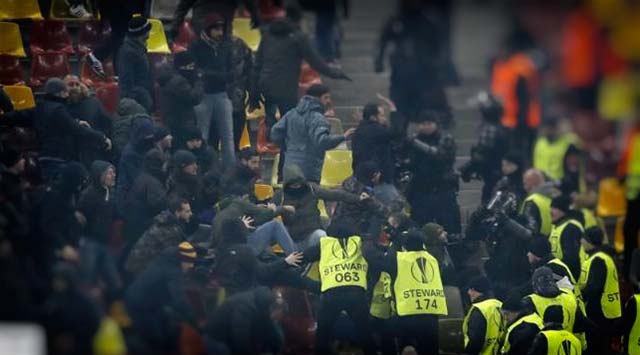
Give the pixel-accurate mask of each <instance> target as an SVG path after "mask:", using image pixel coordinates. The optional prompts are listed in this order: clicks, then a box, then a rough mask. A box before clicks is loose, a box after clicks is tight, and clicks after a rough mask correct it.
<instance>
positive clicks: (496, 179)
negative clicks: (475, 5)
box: [0, 0, 640, 355]
mask: <svg viewBox="0 0 640 355" xmlns="http://www.w3.org/2000/svg"><path fill="white" fill-rule="evenodd" d="M242 3H243V4H244V7H245V8H246V10H247V11H248V12H249V13H250V15H251V21H252V23H253V26H255V27H261V28H260V29H261V33H262V39H261V43H260V46H259V48H258V49H257V51H256V52H255V53H254V52H252V50H251V49H250V48H249V47H248V45H247V44H246V43H245V42H244V41H243V40H242V39H240V38H238V37H235V36H233V35H232V31H231V26H232V24H231V23H232V19H233V17H234V14H235V13H236V10H237V9H236V7H237V6H238V2H235V1H213V0H196V1H183V0H181V1H179V4H178V7H177V10H176V13H175V16H174V19H173V23H172V24H171V26H170V27H169V30H168V31H167V34H168V37H169V38H170V39H172V38H173V37H175V36H176V35H177V28H178V27H179V26H180V24H181V23H182V21H184V17H185V15H186V14H187V12H188V11H189V10H190V9H191V10H193V19H192V23H193V25H194V28H195V30H196V33H197V38H196V39H195V40H194V41H193V43H191V45H190V46H189V48H188V49H187V50H186V51H184V52H179V53H176V54H174V55H172V60H171V62H170V63H169V64H165V65H163V66H161V67H160V68H158V69H157V70H155V71H154V70H152V65H151V64H150V62H149V59H148V56H147V47H146V41H147V40H148V38H149V34H150V31H151V27H152V25H151V22H150V21H149V20H148V18H147V17H145V16H140V15H134V16H131V14H129V13H128V12H130V11H129V8H127V9H123V13H120V14H117V13H114V12H113V11H112V12H106V13H105V14H106V16H107V19H108V20H110V21H112V22H114V21H116V22H115V23H121V22H122V16H126V17H127V21H128V22H127V24H126V29H125V30H124V31H123V37H124V38H123V39H121V40H120V41H112V42H110V43H109V44H108V48H107V49H106V50H104V52H105V53H106V54H104V55H103V54H101V53H90V54H89V55H88V56H87V58H86V60H87V61H88V62H89V63H90V64H91V67H92V69H93V70H94V71H95V72H96V74H98V75H104V68H103V63H102V62H101V61H102V60H103V59H104V58H105V56H108V55H109V53H112V52H113V53H115V56H114V58H113V59H114V62H115V67H116V72H117V76H118V85H119V87H120V101H119V103H118V107H117V110H116V113H115V114H114V115H113V116H111V115H109V114H108V113H106V111H105V109H104V108H103V107H102V104H101V103H100V101H98V100H97V99H96V98H95V96H94V95H92V92H91V90H90V89H89V88H88V87H87V86H86V85H85V84H84V83H83V82H82V81H81V80H80V79H79V78H78V77H77V76H75V75H68V76H66V77H64V78H51V79H49V80H48V81H47V82H46V84H45V86H44V87H43V92H42V93H41V95H39V96H38V100H37V102H36V106H35V108H32V109H26V110H14V109H13V106H12V103H11V99H10V98H9V97H8V96H7V94H6V93H4V91H2V90H0V110H1V111H0V112H2V114H1V115H0V127H1V128H2V132H3V133H2V134H3V135H2V137H3V139H2V145H1V148H2V150H1V151H0V159H1V160H0V163H1V165H0V200H1V201H2V204H1V207H0V226H1V228H0V265H1V266H0V283H2V284H3V285H4V286H3V290H4V291H3V292H2V293H0V294H1V295H0V300H2V302H0V320H2V321H3V322H29V323H36V324H39V325H40V326H41V327H42V328H43V329H44V331H45V332H46V339H47V350H48V353H49V354H69V355H71V354H74V355H87V354H96V355H99V354H114V355H115V354H119V355H124V354H135V355H144V354H178V353H180V354H196V353H197V354H209V355H222V354H263V353H271V354H277V353H282V352H284V351H285V349H289V351H290V352H291V348H290V347H289V348H288V347H287V344H288V343H291V342H292V341H293V340H294V339H292V338H291V337H290V334H288V333H287V332H286V331H284V329H285V327H284V326H283V324H284V323H285V319H286V318H287V314H288V311H289V310H288V306H289V304H293V303H298V304H299V303H300V302H294V301H296V300H292V299H286V297H283V296H282V295H283V293H282V292H281V291H282V289H283V287H284V288H285V289H297V290H302V291H303V292H304V293H300V295H303V294H304V295H305V297H307V298H308V299H309V300H310V303H311V306H310V308H311V309H310V310H309V312H310V315H309V316H310V317H311V316H312V317H313V318H314V319H315V321H316V322H317V329H316V330H315V340H314V341H315V343H314V344H309V345H310V347H309V349H311V350H310V351H313V352H315V353H316V354H330V353H334V352H336V351H337V346H338V347H342V346H345V344H350V345H352V346H355V347H357V348H359V349H361V351H363V352H364V353H365V354H399V353H402V354H438V353H439V351H440V350H441V349H442V348H446V347H451V346H452V345H451V344H442V343H441V340H442V339H443V335H442V334H440V328H441V327H442V324H441V323H440V322H439V320H441V319H442V318H444V317H446V316H448V315H450V313H451V311H452V310H453V309H454V307H460V306H459V305H458V303H459V301H457V300H459V299H460V298H461V296H463V295H466V296H468V297H463V298H464V300H463V302H462V303H463V304H464V305H465V306H466V307H465V308H466V309H467V311H466V315H465V316H464V318H463V319H460V322H459V323H456V324H458V325H459V328H458V329H457V332H459V333H461V334H462V335H463V339H462V344H459V351H460V353H463V354H487V355H493V354H498V353H501V354H512V355H516V354H530V355H538V354H549V355H559V354H565V355H570V354H571V355H579V354H582V353H585V354H594V355H595V354H597V355H601V354H613V353H614V351H619V352H623V353H625V354H630V355H638V354H640V347H639V345H638V344H640V317H639V315H640V313H639V312H640V309H639V308H638V304H637V302H638V301H639V300H640V298H638V297H640V296H638V295H635V296H631V292H630V290H629V288H630V286H629V285H631V287H633V288H635V291H638V288H639V287H640V284H638V283H637V280H638V278H639V275H638V271H639V270H637V268H636V267H635V266H633V265H632V263H633V262H632V259H633V257H632V254H633V253H634V250H637V240H636V238H635V237H636V236H637V234H638V230H639V229H640V225H639V223H640V213H639V212H638V206H640V202H639V201H640V193H639V192H640V184H638V181H640V120H638V119H636V120H635V121H634V126H633V128H632V129H631V130H630V131H629V136H628V140H627V142H626V143H625V144H626V146H625V147H626V148H625V149H624V150H623V154H622V157H621V159H620V163H619V167H618V171H617V176H618V177H619V179H620V180H621V181H626V198H627V206H628V207H627V215H626V220H625V222H624V228H623V232H624V236H625V238H624V239H625V243H624V244H625V251H624V255H622V256H621V255H620V254H618V253H617V252H616V251H615V250H614V249H613V248H612V244H613V235H612V232H611V229H610V228H607V226H606V223H604V221H603V220H602V218H600V217H599V216H598V215H597V214H596V212H595V205H596V200H597V198H596V196H595V195H596V194H595V192H596V189H595V188H594V186H595V182H594V181H588V179H587V176H586V173H585V155H586V154H585V147H584V145H583V144H582V141H581V139H580V137H578V135H576V134H574V133H572V132H571V130H567V129H566V125H567V118H568V117H570V116H571V112H572V110H575V106H572V104H573V101H570V100H565V99H564V98H562V97H560V98H557V99H554V102H553V104H551V103H547V102H545V101H544V100H542V99H541V94H540V92H541V85H542V79H541V78H542V75H541V73H542V71H543V70H544V66H545V65H544V64H542V63H541V62H543V60H542V59H541V58H540V57H541V56H540V55H539V53H537V52H534V51H531V47H526V46H524V45H523V43H528V42H527V40H525V39H524V38H525V37H526V36H524V35H523V34H522V30H521V29H518V30H514V31H513V33H511V34H510V36H508V39H507V40H505V41H504V42H503V43H502V44H501V48H500V50H501V51H500V53H499V55H498V56H497V57H496V58H495V59H494V60H493V61H492V62H491V66H490V67H491V71H490V77H491V83H490V86H489V87H487V88H486V91H482V92H480V93H479V94H478V95H477V96H476V97H474V98H473V100H471V101H472V102H473V104H474V107H475V108H476V109H477V110H476V111H475V112H476V115H477V116H478V117H480V118H481V124H480V127H479V129H478V131H477V141H476V142H475V143H474V144H473V146H472V148H471V151H470V152H469V155H470V159H469V160H468V161H467V162H465V164H463V165H462V166H458V165H457V164H456V155H457V154H458V155H461V154H466V152H459V151H457V146H456V141H455V138H454V137H453V135H452V134H451V133H450V130H449V129H450V128H452V127H454V126H455V124H456V122H455V117H454V115H453V114H452V109H451V108H450V106H449V104H448V101H447V96H446V91H445V89H446V88H447V87H448V86H451V85H458V84H459V83H458V81H459V78H458V75H457V73H456V70H455V68H454V66H453V63H452V59H451V53H450V52H451V50H450V47H451V46H450V39H449V22H450V10H451V9H450V5H448V4H441V3H439V2H436V3H437V4H431V3H430V2H421V1H401V2H400V3H401V5H400V6H399V7H398V13H397V14H395V15H393V16H391V17H390V19H389V20H388V22H387V23H386V24H384V25H383V26H382V31H381V35H380V41H379V43H378V46H377V49H376V52H375V56H374V58H373V59H374V60H373V64H374V65H373V67H374V68H373V69H374V70H375V71H377V72H380V71H383V70H384V67H385V65H384V63H385V61H386V59H387V58H386V52H387V51H388V50H389V49H388V48H392V49H391V51H392V53H391V54H390V56H389V62H390V69H391V79H390V93H391V95H390V96H391V97H390V99H387V98H385V97H381V100H380V99H379V100H375V99H374V98H372V100H371V102H369V103H354V104H357V105H363V106H362V109H361V110H358V111H357V113H356V115H357V117H356V118H357V124H356V127H354V128H349V129H347V130H346V131H344V132H335V131H334V130H332V128H331V124H330V122H329V120H330V118H329V116H330V115H332V114H335V111H334V107H333V102H332V93H331V89H330V87H328V86H327V85H324V84H313V85H311V86H310V87H308V88H307V89H306V90H305V92H304V93H302V95H301V96H300V97H299V95H298V78H299V76H300V70H301V69H300V68H301V67H302V63H303V62H304V61H306V62H307V63H308V64H309V65H310V66H311V67H312V68H313V69H315V70H317V71H318V72H319V73H321V74H322V75H325V76H328V77H331V78H335V79H342V80H351V79H350V78H349V76H348V75H347V74H345V73H344V72H343V70H342V69H341V67H340V65H339V60H340V45H339V39H340V38H339V37H340V36H339V34H338V33H337V32H338V26H337V22H338V20H339V15H338V14H339V13H340V11H341V10H343V12H344V14H345V16H348V13H349V11H348V6H347V5H346V3H347V2H346V1H345V2H344V4H343V2H339V1H326V4H325V2H323V4H321V5H320V4H316V3H315V2H312V1H300V5H302V7H300V6H298V5H293V4H291V5H287V6H286V12H285V13H286V14H285V16H284V17H282V18H279V19H275V20H272V21H271V22H270V23H260V19H259V17H258V16H257V14H256V11H257V10H256V8H255V6H254V4H253V2H252V1H243V2H242ZM444 3H446V2H444ZM342 5H345V6H344V7H342ZM69 6H70V7H71V8H70V9H71V12H72V14H74V16H76V17H87V16H91V15H90V14H89V13H88V12H87V9H85V7H84V5H83V4H82V2H81V1H80V2H77V1H69ZM143 8H144V7H143ZM304 8H306V9H309V8H310V9H313V10H314V11H315V12H316V14H317V28H316V43H313V42H311V41H310V39H309V38H308V36H307V35H306V34H305V33H304V32H303V31H302V29H301V26H300V22H301V20H302V18H303V12H302V9H304ZM116 18H117V19H116ZM118 21H119V22H118ZM120 27H122V26H120ZM113 46H116V48H115V49H113V48H112V47H113ZM107 52H108V53H107ZM583 92H584V91H578V94H580V93H583ZM574 94H576V93H575V92H574ZM576 95H577V94H576ZM547 106H548V107H547ZM260 108H262V109H264V116H265V117H264V118H263V119H264V123H263V124H264V125H265V126H266V128H267V139H268V141H269V142H271V143H272V144H274V145H275V146H277V147H278V148H279V151H280V155H279V162H280V164H279V165H275V166H273V167H272V168H270V167H267V165H268V164H267V161H263V156H262V155H261V154H259V153H258V152H257V151H256V150H255V149H253V148H251V147H244V148H242V149H240V148H239V145H240V144H239V142H240V136H241V135H242V131H243V129H244V127H245V124H246V120H247V117H246V112H247V109H248V111H253V110H256V109H260ZM637 117H640V116H637ZM336 148H339V149H349V150H350V154H351V157H352V164H351V166H350V167H348V168H350V169H351V170H352V174H351V176H349V177H348V178H346V179H345V180H344V181H343V182H342V183H341V184H340V185H339V186H337V187H333V186H326V185H324V184H321V181H322V178H323V174H324V172H323V163H324V160H325V154H326V153H327V152H328V151H331V150H334V149H336ZM269 162H270V161H269ZM343 168H346V167H343ZM271 169H273V170H276V171H275V172H274V176H276V177H277V178H275V180H277V181H273V183H274V184H273V189H274V190H273V193H270V194H267V195H268V196H262V195H261V194H257V193H256V186H258V185H259V186H262V187H264V186H266V185H270V184H271V183H270V182H268V181H267V179H266V176H267V175H270V174H269V173H270V170H271ZM613 174H615V173H614V172H611V175H613ZM460 180H462V181H463V182H465V183H469V182H470V181H471V180H480V181H481V182H482V184H483V187H482V193H481V198H480V201H478V202H479V205H480V206H479V207H478V208H477V209H476V210H474V211H472V213H470V215H469V217H468V218H464V223H463V218H462V214H461V208H460V205H459V190H460ZM636 254H637V253H636ZM638 255H640V254H638ZM636 259H637V256H636ZM621 260H622V261H623V263H624V266H623V267H622V268H619V267H618V264H619V263H620V261H621ZM637 261H638V260H636V262H637ZM634 280H635V281H634ZM212 290H215V292H212ZM452 290H453V291H452ZM460 290H462V292H460ZM297 301H299V300H297ZM460 311H461V310H460ZM345 319H346V320H347V321H346V325H345V324H344V323H345V322H343V321H344V320H345ZM289 321H291V320H289ZM337 329H340V331H337ZM454 333H455V332H454ZM190 336H191V337H190ZM185 339H186V340H185ZM454 341H455V337H454V336H452V337H451V343H454ZM185 344H187V346H185ZM337 344H339V345H337ZM295 351H301V350H295Z"/></svg>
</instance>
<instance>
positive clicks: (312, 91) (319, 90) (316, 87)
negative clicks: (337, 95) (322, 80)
mask: <svg viewBox="0 0 640 355" xmlns="http://www.w3.org/2000/svg"><path fill="white" fill-rule="evenodd" d="M328 92H329V87H328V86H326V85H324V84H313V85H311V86H310V87H309V88H308V89H307V92H306V94H307V95H309V96H313V97H320V96H322V95H324V94H326V93H328Z"/></svg>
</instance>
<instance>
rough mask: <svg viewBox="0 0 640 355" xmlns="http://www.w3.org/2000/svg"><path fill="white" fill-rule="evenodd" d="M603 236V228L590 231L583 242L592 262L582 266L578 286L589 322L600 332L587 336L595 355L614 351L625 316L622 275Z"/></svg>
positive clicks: (596, 331)
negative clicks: (613, 339) (618, 325)
mask: <svg viewBox="0 0 640 355" xmlns="http://www.w3.org/2000/svg"><path fill="white" fill-rule="evenodd" d="M602 239H603V233H602V230H601V229H600V228H599V227H592V228H589V229H588V230H587V231H586V232H585V235H584V237H583V238H582V246H583V247H584V250H585V251H586V252H587V254H588V256H589V258H588V259H587V261H586V262H585V263H584V265H583V266H582V273H581V274H580V280H579V281H578V284H579V285H580V288H581V290H582V297H583V298H584V303H585V310H586V313H587V317H588V318H589V320H590V321H591V322H593V323H595V325H596V326H597V328H598V329H596V330H593V331H591V332H587V341H588V342H589V347H590V348H591V347H592V346H593V347H594V348H593V349H594V351H596V352H595V353H602V354H604V353H605V352H606V351H608V350H610V346H611V337H612V336H614V335H616V333H615V332H614V331H613V330H614V329H615V325H616V323H617V321H618V319H619V318H620V317H621V316H622V304H621V301H620V287H619V284H618V271H617V269H616V264H615V262H614V261H613V258H612V257H611V253H613V251H612V250H611V249H610V248H607V246H603V245H602Z"/></svg>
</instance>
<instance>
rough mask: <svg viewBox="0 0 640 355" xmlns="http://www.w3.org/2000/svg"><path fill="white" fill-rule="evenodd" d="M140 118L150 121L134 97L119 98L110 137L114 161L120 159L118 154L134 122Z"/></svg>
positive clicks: (128, 136) (145, 111) (127, 140)
mask: <svg viewBox="0 0 640 355" xmlns="http://www.w3.org/2000/svg"><path fill="white" fill-rule="evenodd" d="M141 120H147V121H151V116H149V114H148V113H147V110H146V109H145V108H144V107H142V105H140V104H139V103H137V102H136V100H134V99H130V98H126V97H125V98H122V99H120V102H118V108H117V110H116V114H115V115H114V117H113V132H112V134H113V135H112V139H113V157H114V162H115V161H120V156H121V155H122V152H123V151H124V148H125V147H126V145H127V143H129V138H130V137H131V131H132V129H133V127H134V126H135V123H136V122H137V121H141Z"/></svg>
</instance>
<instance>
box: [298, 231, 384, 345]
mask: <svg viewBox="0 0 640 355" xmlns="http://www.w3.org/2000/svg"><path fill="white" fill-rule="evenodd" d="M352 225H353V223H349V222H348V221H346V220H345V221H340V220H336V221H334V222H333V223H332V224H331V225H330V226H329V228H327V236H325V237H322V238H321V239H320V245H316V246H313V247H311V248H309V249H307V250H305V252H304V262H310V263H311V262H314V261H319V271H320V285H321V286H320V287H321V291H322V296H321V298H320V308H319V311H318V329H317V332H316V345H315V353H316V354H329V353H331V350H330V344H331V342H332V340H333V328H334V326H335V322H336V320H337V319H338V317H339V316H340V313H341V312H343V311H344V312H346V313H347V315H348V316H349V318H351V320H352V321H353V323H354V324H355V326H356V329H358V331H359V333H360V337H361V339H362V342H363V344H362V348H363V350H364V352H365V354H374V353H375V349H374V342H373V339H372V336H371V334H372V331H371V326H370V324H369V304H368V302H367V294H366V290H367V271H368V268H369V264H368V263H367V260H366V259H365V258H364V256H363V254H362V239H361V238H360V237H359V236H357V235H355V231H354V229H353V227H352Z"/></svg>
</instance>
